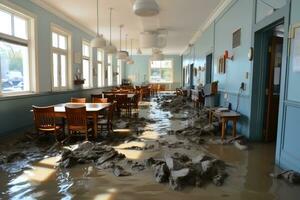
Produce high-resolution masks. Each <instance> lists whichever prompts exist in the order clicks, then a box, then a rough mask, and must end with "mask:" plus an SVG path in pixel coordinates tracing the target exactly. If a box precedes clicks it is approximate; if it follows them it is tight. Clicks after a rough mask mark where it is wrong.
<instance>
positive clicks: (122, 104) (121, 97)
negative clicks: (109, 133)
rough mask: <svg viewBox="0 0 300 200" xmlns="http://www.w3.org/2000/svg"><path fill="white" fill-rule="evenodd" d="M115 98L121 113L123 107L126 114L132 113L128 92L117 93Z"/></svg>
mask: <svg viewBox="0 0 300 200" xmlns="http://www.w3.org/2000/svg"><path fill="white" fill-rule="evenodd" d="M115 98H116V101H117V111H118V112H119V114H121V112H122V109H123V110H125V113H126V114H130V101H129V100H128V97H127V94H117V95H116V96H115Z"/></svg>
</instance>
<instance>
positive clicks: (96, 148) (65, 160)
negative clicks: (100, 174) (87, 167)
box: [59, 142, 125, 168]
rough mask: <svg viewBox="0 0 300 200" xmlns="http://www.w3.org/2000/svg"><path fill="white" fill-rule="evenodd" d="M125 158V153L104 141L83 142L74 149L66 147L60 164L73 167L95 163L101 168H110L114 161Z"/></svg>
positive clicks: (64, 166) (63, 166)
mask: <svg viewBox="0 0 300 200" xmlns="http://www.w3.org/2000/svg"><path fill="white" fill-rule="evenodd" d="M124 158H125V155H123V154H120V153H118V152H117V151H116V150H115V149H114V148H112V147H110V146H107V145H104V144H103V143H92V142H83V143H81V144H78V145H77V147H76V148H74V149H64V150H63V151H62V153H61V159H60V161H59V162H60V164H59V166H60V167H62V168H71V167H73V166H75V165H77V164H87V163H95V164H96V166H97V167H99V168H108V166H109V165H112V163H114V162H118V161H120V160H122V159H124Z"/></svg>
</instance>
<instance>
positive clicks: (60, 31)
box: [50, 23, 73, 91]
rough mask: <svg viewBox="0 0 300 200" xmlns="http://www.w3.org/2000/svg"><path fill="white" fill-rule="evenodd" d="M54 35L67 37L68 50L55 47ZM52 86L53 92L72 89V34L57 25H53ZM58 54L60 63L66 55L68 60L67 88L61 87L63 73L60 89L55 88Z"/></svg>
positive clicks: (59, 74) (59, 79) (59, 78)
mask: <svg viewBox="0 0 300 200" xmlns="http://www.w3.org/2000/svg"><path fill="white" fill-rule="evenodd" d="M52 33H56V34H58V35H62V36H65V37H66V38H67V41H66V42H67V45H66V48H67V49H61V48H59V47H57V48H56V47H53V46H52V45H53V40H52V39H53V38H52ZM50 37H51V58H52V59H51V85H52V90H53V91H63V90H68V89H71V88H72V73H73V72H72V53H71V52H72V33H71V32H69V31H68V30H66V29H64V28H62V27H60V26H58V25H56V24H53V23H52V24H51V36H50ZM54 53H56V54H58V57H59V58H58V60H59V61H60V56H61V55H65V56H66V58H67V63H66V67H67V69H66V70H67V71H66V77H65V78H66V86H62V85H61V82H60V81H61V73H60V72H59V73H58V83H59V85H58V87H54V75H53V54H54ZM58 65H59V67H58V68H59V69H60V62H58ZM59 71H60V70H59Z"/></svg>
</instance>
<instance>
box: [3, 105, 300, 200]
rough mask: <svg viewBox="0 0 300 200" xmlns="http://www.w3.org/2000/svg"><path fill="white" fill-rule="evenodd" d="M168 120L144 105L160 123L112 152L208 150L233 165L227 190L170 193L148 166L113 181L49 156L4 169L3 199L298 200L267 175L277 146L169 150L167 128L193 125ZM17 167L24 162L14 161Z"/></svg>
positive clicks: (296, 191)
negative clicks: (21, 167)
mask: <svg viewBox="0 0 300 200" xmlns="http://www.w3.org/2000/svg"><path fill="white" fill-rule="evenodd" d="M189 114H190V113H187V114H186V115H184V116H189ZM170 116H171V114H170V113H169V112H164V111H161V110H159V109H158V108H157V107H156V103H154V102H152V103H144V105H143V107H142V109H140V111H139V117H145V118H151V119H156V120H158V121H157V122H156V123H155V124H148V125H147V127H144V128H145V129H147V130H148V129H149V130H148V131H145V132H144V133H142V134H141V135H140V136H139V137H140V138H142V139H143V141H142V142H140V141H138V142H137V141H133V142H129V143H126V144H119V145H117V146H115V147H114V148H115V149H116V150H117V151H119V152H120V153H123V154H125V155H126V157H127V158H130V159H134V160H137V161H139V160H144V159H146V158H149V157H154V158H162V156H163V155H164V154H165V153H169V152H184V153H185V154H187V155H189V156H191V157H195V156H196V155H198V154H199V153H200V152H203V151H205V152H207V153H210V154H212V155H214V156H216V157H217V158H219V159H222V160H224V161H225V162H226V163H227V164H229V165H230V166H231V167H229V168H228V169H227V172H228V173H229V177H228V178H227V179H226V181H225V184H224V185H223V186H221V187H217V186H215V185H213V184H208V185H206V186H204V187H203V188H186V189H184V190H183V191H180V192H176V191H172V190H171V189H170V188H169V186H168V184H158V183H156V182H155V179H154V177H153V170H152V169H149V168H147V169H146V170H144V171H141V172H132V173H133V175H132V176H128V177H115V176H114V175H113V173H111V172H110V171H102V170H97V169H96V168H95V167H92V168H91V167H89V166H93V165H77V166H75V167H74V168H71V169H68V170H61V169H57V168H56V165H57V163H56V162H57V160H58V159H59V157H50V158H45V159H42V160H40V161H38V162H34V163H33V164H28V169H25V170H22V171H20V172H16V173H8V172H7V171H5V170H2V169H0V192H1V193H0V199H95V200H150V199H151V200H153V199H172V200H187V199H188V200H199V199H245V200H248V199H249V200H250V199H251V200H252V199H255V200H260V199H261V200H269V199H289V200H293V199H295V200H296V199H299V197H300V187H299V186H292V185H289V184H287V183H286V182H284V181H282V180H273V179H272V178H271V177H270V176H269V173H271V172H273V171H274V156H275V152H274V149H275V147H274V145H273V144H251V148H250V150H248V151H240V150H238V149H237V148H235V147H234V146H231V145H226V146H222V145H213V144H205V145H193V144H190V143H189V142H187V141H184V142H185V144H186V145H191V146H192V148H190V149H189V150H187V149H186V148H184V147H183V146H184V145H183V146H182V147H180V148H167V147H166V146H162V145H160V144H159V143H158V142H157V141H164V140H165V141H168V142H169V143H172V142H177V141H178V140H177V138H176V137H175V136H169V135H167V134H166V133H167V130H168V129H173V130H176V129H181V128H184V127H186V126H188V125H189V123H190V122H189V120H187V121H182V120H178V119H176V120H169V117H170ZM176 116H177V115H176ZM177 117H178V116H177ZM150 130H152V131H150ZM149 144H154V145H155V147H154V148H153V149H150V150H147V151H140V150H127V149H125V148H126V147H131V146H139V147H145V146H147V145H149ZM18 164H20V163H15V165H18ZM275 170H276V169H275ZM87 171H89V175H88V176H86V174H87Z"/></svg>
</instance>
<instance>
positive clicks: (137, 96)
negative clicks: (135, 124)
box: [130, 93, 140, 110]
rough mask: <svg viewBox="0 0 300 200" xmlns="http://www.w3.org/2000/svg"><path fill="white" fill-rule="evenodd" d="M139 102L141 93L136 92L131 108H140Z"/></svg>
mask: <svg viewBox="0 0 300 200" xmlns="http://www.w3.org/2000/svg"><path fill="white" fill-rule="evenodd" d="M139 102H140V93H135V95H134V97H133V98H132V101H131V102H130V104H131V107H130V108H131V109H132V108H133V109H136V110H137V109H139Z"/></svg>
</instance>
